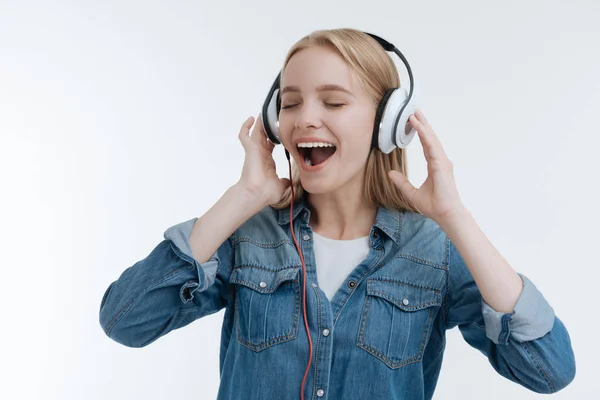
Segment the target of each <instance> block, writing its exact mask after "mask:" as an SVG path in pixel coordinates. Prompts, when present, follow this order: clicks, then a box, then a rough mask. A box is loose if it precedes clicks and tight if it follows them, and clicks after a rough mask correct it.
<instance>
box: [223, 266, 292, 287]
mask: <svg viewBox="0 0 600 400" xmlns="http://www.w3.org/2000/svg"><path fill="white" fill-rule="evenodd" d="M298 271H300V267H293V268H284V269H280V270H273V269H268V268H264V267H256V266H252V267H248V266H245V267H237V268H234V270H233V271H232V272H231V277H230V279H229V281H230V282H231V283H237V284H240V285H244V286H247V287H249V288H251V289H254V290H256V291H257V292H260V293H273V292H274V291H275V290H276V289H277V288H278V287H279V285H281V283H282V282H285V281H289V280H293V279H295V278H296V277H297V275H298Z"/></svg>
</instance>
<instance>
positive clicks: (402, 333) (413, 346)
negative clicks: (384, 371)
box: [356, 278, 442, 368]
mask: <svg viewBox="0 0 600 400" xmlns="http://www.w3.org/2000/svg"><path fill="white" fill-rule="evenodd" d="M441 303H442V296H441V292H440V290H438V289H436V288H432V287H427V286H423V285H421V284H416V283H410V282H403V281H398V280H393V279H382V278H369V279H367V296H366V298H365V302H364V306H363V310H362V313H361V317H360V323H359V330H358V337H357V342H356V343H357V346H358V347H360V348H362V349H364V350H365V351H367V352H369V353H370V354H372V355H373V356H375V357H377V358H378V359H379V360H381V361H383V362H384V363H385V364H387V365H388V366H389V367H390V368H400V367H403V366H405V365H408V364H411V363H416V362H420V361H421V360H422V358H423V351H424V349H425V345H426V343H427V340H428V338H429V334H430V331H431V326H432V324H433V320H434V319H435V315H436V314H437V312H438V310H439V309H440V305H441Z"/></svg>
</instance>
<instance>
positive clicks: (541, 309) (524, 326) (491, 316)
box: [481, 273, 555, 344]
mask: <svg viewBox="0 0 600 400" xmlns="http://www.w3.org/2000/svg"><path fill="white" fill-rule="evenodd" d="M519 276H520V277H521V280H522V281H523V289H522V292H521V296H520V297H519V300H518V301H517V304H516V305H515V308H514V311H513V312H512V313H503V312H499V311H496V310H495V309H493V308H492V307H491V306H490V305H489V304H487V303H486V302H485V300H483V298H482V299H481V306H482V312H483V319H484V321H485V328H486V335H487V337H488V338H490V339H491V340H492V341H493V342H494V343H496V344H507V343H508V339H509V336H510V335H512V337H513V338H514V339H515V340H517V341H519V342H525V341H528V340H534V339H538V338H541V337H542V336H544V335H545V334H547V333H548V332H550V331H551V330H552V326H553V325H554V317H555V315H554V309H553V308H552V306H550V304H549V303H548V302H547V301H546V299H545V298H544V295H543V294H542V293H541V292H540V291H539V290H538V289H537V287H536V286H535V285H534V284H533V282H531V281H530V280H529V278H527V277H526V276H525V275H523V274H520V273H519Z"/></svg>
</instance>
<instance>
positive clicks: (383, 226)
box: [275, 197, 402, 244]
mask: <svg viewBox="0 0 600 400" xmlns="http://www.w3.org/2000/svg"><path fill="white" fill-rule="evenodd" d="M305 200H306V198H305V197H302V199H300V201H298V202H294V209H293V211H292V219H293V220H294V221H295V220H296V218H298V216H299V215H301V214H302V215H303V216H305V218H306V220H307V221H308V218H309V216H310V210H309V208H308V205H307V204H306V201H305ZM275 211H276V212H277V222H278V223H279V225H286V224H289V222H290V208H289V207H286V208H284V209H281V210H275ZM374 227H377V228H379V229H380V230H381V231H382V232H384V233H385V234H386V235H387V236H389V237H390V239H392V240H393V241H394V242H395V243H396V244H398V243H399V242H400V234H401V232H402V211H398V210H392V209H388V208H385V207H379V208H378V210H377V216H376V217H375V224H374Z"/></svg>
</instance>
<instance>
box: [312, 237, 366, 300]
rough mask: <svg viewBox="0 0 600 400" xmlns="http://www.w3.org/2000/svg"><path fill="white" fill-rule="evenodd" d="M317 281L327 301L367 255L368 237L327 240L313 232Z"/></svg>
mask: <svg viewBox="0 0 600 400" xmlns="http://www.w3.org/2000/svg"><path fill="white" fill-rule="evenodd" d="M313 234H314V248H315V262H316V268H317V280H318V282H319V286H320V287H321V290H323V291H324V292H325V295H326V296H327V298H328V299H329V300H331V299H332V298H333V295H334V294H335V292H337V290H338V288H339V287H340V285H341V284H342V282H344V280H345V279H346V278H347V277H348V275H349V274H350V272H352V270H353V269H354V268H355V267H356V266H357V265H358V264H359V263H361V262H362V261H363V260H364V259H365V258H367V254H368V253H369V237H368V236H364V237H361V238H358V239H352V240H335V239H329V238H326V237H324V236H321V235H319V234H318V233H316V232H314V231H313Z"/></svg>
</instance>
